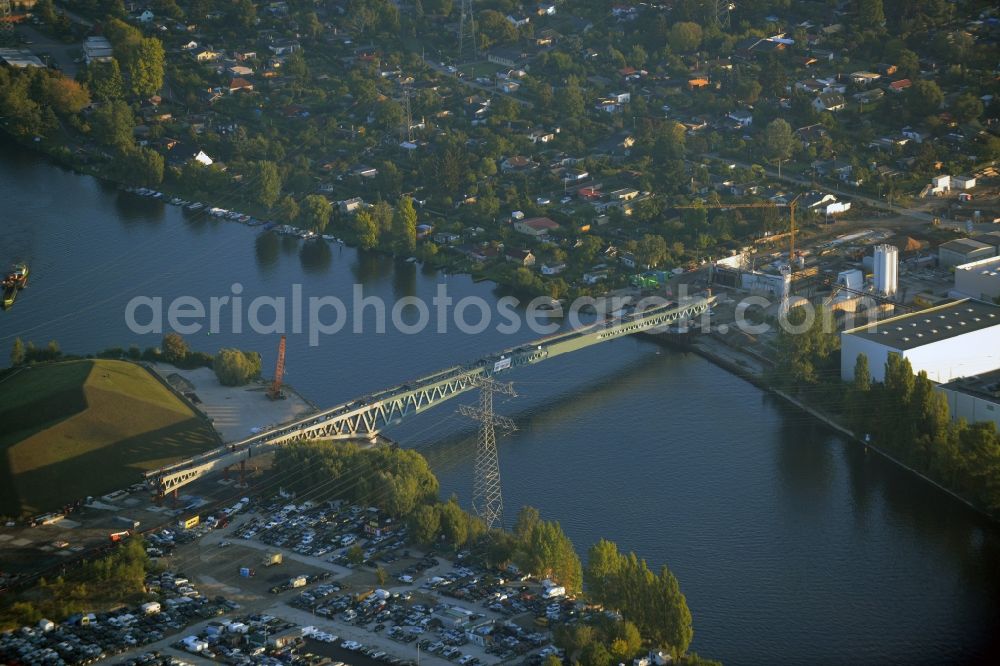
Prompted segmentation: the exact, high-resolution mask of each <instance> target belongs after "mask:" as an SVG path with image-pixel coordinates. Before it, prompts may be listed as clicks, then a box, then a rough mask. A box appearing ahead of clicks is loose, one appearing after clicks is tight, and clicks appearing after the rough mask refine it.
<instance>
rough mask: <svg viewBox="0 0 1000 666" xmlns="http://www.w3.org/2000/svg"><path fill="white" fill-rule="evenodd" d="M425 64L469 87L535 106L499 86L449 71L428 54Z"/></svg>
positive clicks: (523, 104)
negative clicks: (482, 82)
mask: <svg viewBox="0 0 1000 666" xmlns="http://www.w3.org/2000/svg"><path fill="white" fill-rule="evenodd" d="M424 64H425V65H427V66H428V67H430V68H431V69H433V70H434V71H435V72H437V73H438V74H441V75H443V76H448V77H451V78H453V79H455V80H456V81H458V82H459V83H461V84H463V85H465V86H467V87H469V88H476V89H478V90H482V91H483V92H488V93H494V94H497V95H503V96H504V97H506V98H507V99H509V100H511V101H514V102H517V103H518V104H520V105H521V106H523V107H524V108H526V109H530V108H532V107H534V104H532V103H531V102H529V101H528V100H526V99H521V98H520V97H515V96H514V95H511V94H508V93H505V92H503V91H501V90H499V89H498V88H496V87H495V86H486V85H483V84H481V83H477V82H476V80H475V79H473V78H471V77H467V76H462V77H460V76H458V74H457V72H456V73H452V72H449V71H448V68H447V67H442V66H441V63H440V62H436V61H434V60H432V59H431V58H429V57H427V56H424Z"/></svg>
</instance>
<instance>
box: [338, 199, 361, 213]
mask: <svg viewBox="0 0 1000 666" xmlns="http://www.w3.org/2000/svg"><path fill="white" fill-rule="evenodd" d="M364 205H365V202H364V200H362V199H361V197H352V198H350V199H344V200H343V201H338V202H337V207H338V208H339V209H340V212H341V213H345V214H346V213H356V212H358V211H359V210H361V208H362V207H363V206H364Z"/></svg>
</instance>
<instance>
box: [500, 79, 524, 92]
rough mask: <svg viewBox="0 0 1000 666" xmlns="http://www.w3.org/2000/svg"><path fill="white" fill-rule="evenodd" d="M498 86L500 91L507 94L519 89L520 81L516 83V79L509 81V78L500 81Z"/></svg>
mask: <svg viewBox="0 0 1000 666" xmlns="http://www.w3.org/2000/svg"><path fill="white" fill-rule="evenodd" d="M499 86H500V92H502V93H506V94H508V95H510V94H513V93H516V92H517V91H518V90H520V89H521V84H520V83H518V82H517V81H510V80H505V81H501V82H500V84H499Z"/></svg>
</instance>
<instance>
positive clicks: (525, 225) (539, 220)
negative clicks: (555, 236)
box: [514, 217, 559, 238]
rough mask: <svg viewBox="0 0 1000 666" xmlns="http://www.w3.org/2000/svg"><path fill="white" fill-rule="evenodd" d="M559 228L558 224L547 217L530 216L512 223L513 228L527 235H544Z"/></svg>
mask: <svg viewBox="0 0 1000 666" xmlns="http://www.w3.org/2000/svg"><path fill="white" fill-rule="evenodd" d="M558 228H559V224H558V223H557V222H555V221H554V220H550V219H549V218H547V217H531V218H528V219H524V220H518V221H517V222H515V223H514V230H515V231H517V232H519V233H522V234H526V235H528V236H534V237H536V238H537V237H540V236H545V235H547V234H548V233H549V232H551V231H555V230H556V229H558Z"/></svg>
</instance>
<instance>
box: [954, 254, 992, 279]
mask: <svg viewBox="0 0 1000 666" xmlns="http://www.w3.org/2000/svg"><path fill="white" fill-rule="evenodd" d="M959 271H965V272H968V273H980V274H983V275H989V276H990V277H1000V257H987V258H986V259H979V260H978V261H970V262H969V263H967V264H961V265H959V266H955V272H956V273H958V272H959Z"/></svg>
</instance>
